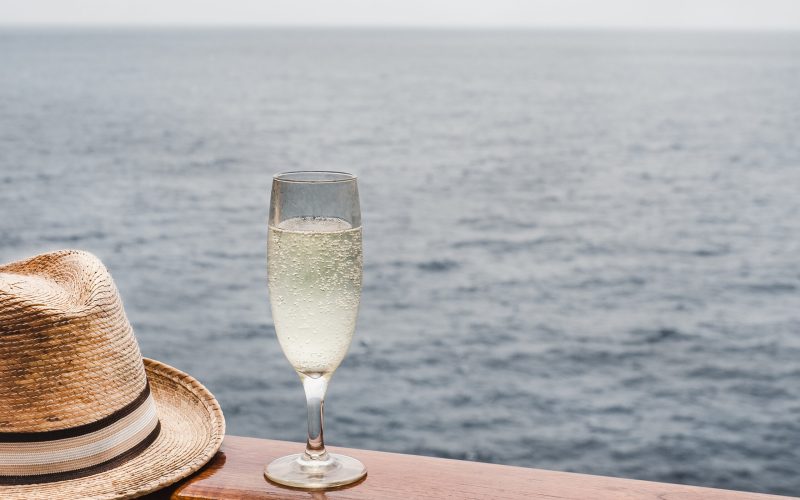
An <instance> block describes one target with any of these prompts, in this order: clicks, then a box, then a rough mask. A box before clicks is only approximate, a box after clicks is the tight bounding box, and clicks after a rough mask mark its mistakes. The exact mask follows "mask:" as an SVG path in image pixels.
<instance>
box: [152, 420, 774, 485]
mask: <svg viewBox="0 0 800 500" xmlns="http://www.w3.org/2000/svg"><path fill="white" fill-rule="evenodd" d="M302 447H303V445H301V444H298V443H288V442H285V441H268V440H263V439H254V438H243V437H236V436H228V437H226V438H225V442H224V443H223V445H222V449H221V450H220V452H219V453H218V454H217V456H216V457H215V458H214V459H213V460H212V461H211V463H209V464H208V466H206V467H205V468H204V469H203V470H201V471H200V472H199V473H197V474H196V475H194V476H193V477H191V478H189V479H187V480H186V481H184V482H182V483H180V484H178V485H176V486H174V487H172V488H170V489H168V490H165V491H162V492H159V493H157V494H155V495H150V496H149V497H147V498H148V499H151V500H155V499H159V500H166V499H174V500H200V499H203V500H210V499H226V500H234V499H240V500H245V499H305V500H309V499H310V500H337V499H349V500H366V499H369V500H400V499H403V500H407V499H431V500H433V499H436V500H440V499H459V500H470V499H504V500H511V499H514V500H516V499H534V500H745V499H747V500H777V499H780V498H784V499H785V498H788V497H779V496H773V495H761V494H756V493H744V492H738V491H727V490H718V489H712V488H700V487H697V486H685V485H678V484H666V483H654V482H650V481H637V480H633V479H620V478H613V477H601V476H589V475H586V474H574V473H569V472H554V471H546V470H539V469H527V468H523V467H510V466H506V465H494V464H483V463H477V462H464V461H460V460H446V459H442V458H429V457H419V456H413V455H399V454H396V453H383V452H378V451H364V450H354V449H343V448H339V449H338V451H340V452H343V453H346V454H348V455H352V456H353V457H355V458H358V459H359V460H361V461H362V462H364V464H365V465H366V466H367V469H368V471H369V473H368V475H367V478H366V479H364V480H363V481H361V482H360V483H357V484H355V485H352V486H348V487H345V488H340V489H335V490H327V491H324V492H323V491H317V492H310V491H302V490H295V489H289V488H284V487H281V486H277V485H274V484H271V483H269V482H268V481H267V480H266V479H264V476H263V470H264V464H266V463H267V462H270V461H271V460H272V459H274V458H277V457H279V456H283V455H287V454H290V453H297V452H298V450H301V449H302ZM329 449H330V450H331V451H337V448H335V447H329Z"/></svg>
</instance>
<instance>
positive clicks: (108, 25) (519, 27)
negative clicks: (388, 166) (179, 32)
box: [0, 21, 800, 32]
mask: <svg viewBox="0 0 800 500" xmlns="http://www.w3.org/2000/svg"><path fill="white" fill-rule="evenodd" d="M8 28H23V29H30V28H39V29H52V28H60V29H64V28H74V29H119V28H121V29H146V28H157V29H164V28H169V29H287V30H292V29H330V30H353V29H360V30H383V29H387V30H393V29H394V30H405V29H408V30H443V31H459V30H464V31H498V30H508V31H681V32H692V31H695V32H696V31H705V32H709V31H712V32H767V31H768V32H800V26H699V25H698V26H678V25H626V24H620V25H594V24H583V25H548V24H401V23H397V24H367V23H354V24H288V23H281V24H279V23H244V22H241V23H240V22H232V23H173V22H163V23H162V22H154V23H149V22H148V23H144V22H134V23H116V22H89V23H70V22H53V23H49V22H35V23H27V22H11V23H8V22H2V21H0V29H8Z"/></svg>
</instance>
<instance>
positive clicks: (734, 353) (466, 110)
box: [0, 27, 800, 495]
mask: <svg viewBox="0 0 800 500" xmlns="http://www.w3.org/2000/svg"><path fill="white" fill-rule="evenodd" d="M298 169H324V170H343V171H348V172H353V173H355V174H357V175H358V176H359V185H360V192H361V209H362V213H363V224H364V225H363V227H364V287H363V295H362V300H361V308H360V313H359V320H358V326H357V330H356V334H355V337H354V341H353V344H352V346H351V348H350V352H349V354H348V357H347V358H346V360H345V361H344V363H343V364H342V365H341V367H340V368H339V370H338V371H337V372H336V374H335V376H334V377H333V380H332V382H331V386H330V390H329V392H328V398H327V400H326V410H327V413H326V437H327V440H328V443H329V444H334V445H341V446H348V447H356V448H367V449H375V450H385V451H393V452H401V453H413V454H422V455H430V456H437V457H448V458H455V459H465V460H477V461H482V462H495V463H500V464H512V465H519V466H526V467H537V468H543V469H554V470H563V471H576V472H583V473H590V474H602V475H611V476H621V477H628V478H638V479H647V480H655V481H667V482H676V483H688V484H695V485H705V486H713V487H720V488H732V489H741V490H750V491H759V492H772V493H781V494H795V495H797V494H800V474H798V464H800V33H796V32H699V31H651V32H647V31H612V30H606V31H562V30H538V31H537V30H461V29H453V30H435V29H424V30H423V29H416V30H415V29H311V28H291V29H290V28H286V29H278V28H272V29H271V28H225V29H223V28H202V29H201V28H197V29H189V28H184V29H179V28H169V27H162V28H110V27H109V28H86V29H79V28H70V29H66V28H49V29H44V28H3V29H0V260H2V261H11V260H16V259H19V258H23V257H26V256H30V255H34V254H37V253H41V252H45V251H49V250H55V249H61V248H80V249H85V250H88V251H91V252H93V253H95V254H96V255H98V256H99V257H100V258H101V259H102V260H103V262H104V263H105V264H106V266H107V267H108V269H109V270H110V271H111V273H112V276H113V277H114V279H115V281H116V283H117V286H118V288H119V290H120V293H121V294H122V297H123V301H124V304H125V308H126V311H127V315H128V317H129V319H130V321H131V323H132V324H133V326H134V330H135V332H136V335H137V338H138V341H139V343H140V346H141V349H142V351H143V353H144V355H145V356H148V357H152V358H156V359H159V360H161V361H164V362H166V363H168V364H171V365H173V366H175V367H177V368H180V369H181V370H184V371H186V372H188V373H190V374H192V375H193V376H195V377H196V378H198V379H199V380H200V381H202V382H203V383H204V384H205V385H206V386H207V387H208V388H209V389H210V390H211V391H212V392H213V393H214V394H215V395H216V397H217V398H218V399H219V401H220V403H221V405H222V408H223V410H224V413H225V417H226V419H227V425H228V432H229V433H230V434H238V435H248V436H257V437H263V438H273V439H282V440H293V441H302V440H304V439H305V424H304V420H305V404H304V398H303V393H302V388H301V385H300V382H299V380H298V377H297V376H296V375H295V373H294V372H293V370H292V368H291V367H290V366H289V364H288V363H287V361H286V360H285V358H284V357H283V354H282V352H281V350H280V347H279V345H278V342H277V340H276V337H275V332H274V328H273V323H272V319H271V314H270V307H269V295H268V291H267V282H266V239H267V214H268V205H269V189H270V183H271V179H272V176H273V174H274V173H276V172H281V171H287V170H298ZM298 446H300V445H298ZM298 449H299V448H298Z"/></svg>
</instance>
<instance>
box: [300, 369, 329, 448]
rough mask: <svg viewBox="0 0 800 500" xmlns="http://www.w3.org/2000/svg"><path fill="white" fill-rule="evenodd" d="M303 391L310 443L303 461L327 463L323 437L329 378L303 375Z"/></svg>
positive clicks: (308, 442) (307, 445) (307, 442)
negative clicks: (304, 393) (304, 392)
mask: <svg viewBox="0 0 800 500" xmlns="http://www.w3.org/2000/svg"><path fill="white" fill-rule="evenodd" d="M301 377H302V379H303V389H305V391H306V407H307V409H308V441H306V452H305V453H304V454H303V460H304V461H309V460H313V461H315V462H325V461H327V460H328V458H329V457H328V452H327V451H325V441H324V440H323V437H322V426H323V420H324V417H323V410H324V407H325V393H326V392H327V390H328V377H325V376H320V377H317V378H312V377H309V376H308V375H301Z"/></svg>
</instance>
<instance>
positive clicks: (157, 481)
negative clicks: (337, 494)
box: [0, 251, 225, 499]
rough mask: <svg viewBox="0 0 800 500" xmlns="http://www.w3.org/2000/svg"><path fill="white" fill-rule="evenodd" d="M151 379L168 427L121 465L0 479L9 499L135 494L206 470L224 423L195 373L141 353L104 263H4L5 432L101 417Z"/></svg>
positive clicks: (56, 258)
mask: <svg viewBox="0 0 800 500" xmlns="http://www.w3.org/2000/svg"><path fill="white" fill-rule="evenodd" d="M148 381H149V383H150V391H151V394H152V397H153V400H154V401H155V405H156V409H157V413H158V418H159V420H160V422H161V431H160V433H159V435H158V437H157V438H156V440H155V441H154V442H153V443H152V444H150V445H149V446H148V447H147V448H146V449H145V450H144V451H143V452H142V453H141V454H140V455H138V456H136V457H134V458H133V459H131V460H130V461H128V462H126V463H124V464H122V465H120V466H119V467H118V468H115V469H112V470H109V471H106V472H101V473H97V474H94V475H91V476H87V477H83V478H79V479H71V480H66V481H58V482H50V483H42V484H32V485H21V486H0V498H2V499H39V498H41V499H45V498H47V499H52V498H97V499H105V498H134V497H137V496H141V495H144V494H147V493H150V492H152V491H155V490H157V489H160V488H163V487H165V486H168V485H170V484H172V483H174V482H176V481H178V480H180V479H182V478H184V477H186V476H188V475H190V474H192V473H193V472H195V471H197V470H199V469H200V468H201V467H202V466H203V465H204V464H205V463H207V462H208V461H209V460H210V459H211V457H213V455H214V454H215V453H216V452H217V450H218V449H219V446H220V444H221V443H222V438H223V436H224V433H225V421H224V418H223V416H222V411H221V409H220V407H219V404H218V403H217V401H216V400H215V399H214V396H213V395H211V393H210V392H209V391H208V390H207V389H206V388H205V387H203V385H201V384H200V383H199V382H198V381H197V380H195V379H194V378H192V377H190V376H189V375H186V374H184V373H182V372H180V371H178V370H176V369H174V368H171V367H169V366H167V365H164V364H163V363H160V362H158V361H152V360H146V359H145V360H143V359H142V357H141V354H140V352H139V347H138V345H137V343H136V339H135V337H134V335H133V330H132V329H131V327H130V324H129V323H128V320H127V318H126V317H125V312H124V310H123V308H122V302H121V300H120V298H119V294H118V292H117V289H116V287H115V286H114V283H113V281H112V279H111V277H110V275H109V274H108V272H107V270H106V269H105V267H104V266H103V264H102V263H101V262H100V261H99V260H98V259H97V258H96V257H94V256H93V255H91V254H88V253H86V252H81V251H61V252H54V253H50V254H45V255H41V256H37V257H34V258H32V259H28V260H25V261H20V262H15V263H12V264H8V265H5V266H0V432H5V433H17V432H43V431H54V430H62V429H69V428H72V427H75V426H79V425H84V424H89V423H92V422H96V421H98V420H100V419H102V418H103V417H107V416H109V415H111V414H112V413H114V412H115V411H116V410H118V409H119V408H121V407H123V406H125V405H126V404H128V403H130V402H131V401H132V400H134V398H136V397H137V395H139V394H140V393H141V392H142V390H143V389H144V388H145V386H146V384H147V382H148Z"/></svg>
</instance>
